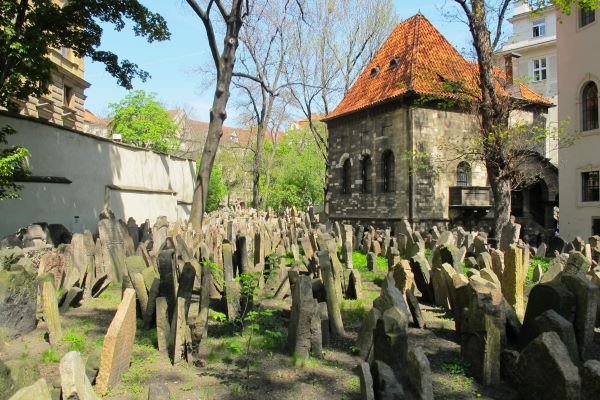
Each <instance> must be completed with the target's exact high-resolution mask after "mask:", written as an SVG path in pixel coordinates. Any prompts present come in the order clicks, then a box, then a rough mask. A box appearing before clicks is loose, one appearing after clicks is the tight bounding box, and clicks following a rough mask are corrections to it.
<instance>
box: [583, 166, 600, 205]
mask: <svg viewBox="0 0 600 400" xmlns="http://www.w3.org/2000/svg"><path fill="white" fill-rule="evenodd" d="M599 200H600V173H599V172H598V171H589V172H582V173H581V201H599Z"/></svg>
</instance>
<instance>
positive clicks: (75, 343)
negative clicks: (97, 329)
mask: <svg viewBox="0 0 600 400" xmlns="http://www.w3.org/2000/svg"><path fill="white" fill-rule="evenodd" d="M63 342H65V343H66V346H67V351H78V352H80V353H83V352H84V350H85V347H86V339H85V335H84V334H80V333H77V332H76V331H75V329H73V328H71V329H69V330H68V331H67V333H66V334H65V336H63Z"/></svg>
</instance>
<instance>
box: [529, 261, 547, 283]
mask: <svg viewBox="0 0 600 400" xmlns="http://www.w3.org/2000/svg"><path fill="white" fill-rule="evenodd" d="M542 275H544V270H543V269H542V266H541V265H540V264H536V265H535V267H533V272H532V274H531V281H532V282H533V283H538V282H540V281H541V280H542Z"/></svg>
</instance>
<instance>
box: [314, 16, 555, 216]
mask: <svg viewBox="0 0 600 400" xmlns="http://www.w3.org/2000/svg"><path fill="white" fill-rule="evenodd" d="M511 77H512V75H511V74H510V71H509V73H508V74H504V73H503V72H501V71H498V86H497V88H498V90H499V91H500V93H503V94H504V95H507V96H508V95H509V93H510V95H511V96H512V97H514V98H517V99H519V100H520V102H521V104H522V109H521V112H519V115H520V116H521V117H522V118H525V120H526V121H528V122H529V123H533V122H534V121H535V120H536V118H539V116H540V115H542V114H543V113H545V112H546V111H547V108H548V107H549V106H551V103H550V102H549V101H548V100H547V99H545V98H543V97H541V96H540V95H538V94H536V93H535V92H533V91H532V90H531V89H529V88H528V87H526V86H525V85H523V84H517V83H514V84H513V83H512V82H511V80H510V79H511ZM477 82H478V70H477V66H476V64H473V63H471V62H468V61H467V60H465V59H464V58H463V57H462V56H461V55H460V54H459V53H458V51H456V49H454V48H453V47H452V45H451V44H450V43H448V41H447V40H446V39H445V38H444V37H443V36H442V35H441V34H440V33H439V32H438V31H437V30H436V29H435V27H433V25H432V24H431V23H430V22H429V21H428V20H427V19H426V18H425V17H424V16H422V15H420V14H419V15H416V16H414V17H412V18H410V19H408V20H406V21H404V22H402V23H400V24H399V25H398V26H397V28H396V29H395V30H394V31H393V32H392V34H391V35H390V36H389V38H388V39H387V40H386V42H384V44H383V45H382V46H381V48H380V49H379V50H378V52H377V53H376V55H375V56H374V58H373V59H372V60H371V62H370V63H369V65H368V66H367V68H366V70H365V71H363V72H362V74H361V75H360V76H359V78H358V79H357V81H356V83H355V84H354V85H353V87H352V88H351V89H350V90H349V91H348V93H347V94H346V96H345V97H344V99H343V100H342V101H341V103H340V104H339V105H338V106H337V108H336V109H335V110H334V111H333V112H332V113H330V114H329V115H328V116H327V117H326V118H325V122H326V123H327V126H328V129H329V159H328V165H329V179H328V191H327V198H326V210H325V212H326V213H327V214H328V215H329V217H330V218H331V219H333V220H345V221H350V220H354V221H357V220H358V221H365V222H371V223H377V222H379V223H387V222H390V221H398V220H400V219H402V218H408V219H409V221H411V222H412V223H414V224H415V225H419V224H421V225H424V226H427V225H431V224H447V223H453V222H456V223H461V224H463V225H466V226H467V227H469V226H474V225H477V224H480V223H481V222H482V220H484V219H486V218H488V219H489V217H490V215H488V214H489V210H490V209H491V193H490V189H489V185H488V182H487V174H486V170H485V166H484V164H483V163H482V162H481V160H477V159H475V158H473V159H469V158H468V157H459V156H458V155H460V151H461V149H462V148H464V143H466V141H468V140H471V138H473V137H474V135H473V134H474V133H475V132H477V131H478V129H479V126H478V122H477V118H476V115H475V114H474V113H473V112H468V111H465V110H466V109H465V107H464V106H461V105H460V104H461V102H460V100H461V93H472V94H473V93H478V90H479V89H478V85H477ZM415 155H416V156H417V157H416V158H415ZM430 159H438V160H439V159H446V160H447V161H446V162H445V163H443V168H442V169H440V168H435V165H433V164H432V163H429V162H428V160H430ZM415 160H416V161H415ZM545 195H546V197H547V198H546V200H548V196H551V194H550V195H548V193H545ZM552 200H554V198H552ZM552 207H553V204H552V203H548V204H544V208H548V209H549V210H551V209H552ZM544 215H548V214H547V213H544ZM550 215H551V213H550ZM550 224H551V222H550V221H545V220H543V221H541V225H542V226H546V225H550Z"/></svg>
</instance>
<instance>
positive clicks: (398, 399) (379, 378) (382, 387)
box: [372, 360, 404, 400]
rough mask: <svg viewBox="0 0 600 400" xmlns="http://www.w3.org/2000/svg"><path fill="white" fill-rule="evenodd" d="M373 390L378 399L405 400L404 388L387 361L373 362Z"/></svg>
mask: <svg viewBox="0 0 600 400" xmlns="http://www.w3.org/2000/svg"><path fill="white" fill-rule="evenodd" d="M372 375H373V391H374V392H375V398H376V399H382V400H383V399H385V400H403V399H404V389H403V388H402V385H401V384H400V382H398V379H397V378H396V375H395V374H394V370H393V369H392V368H391V367H390V366H389V365H387V364H386V363H385V362H382V361H379V360H376V361H375V362H374V364H373V370H372Z"/></svg>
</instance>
